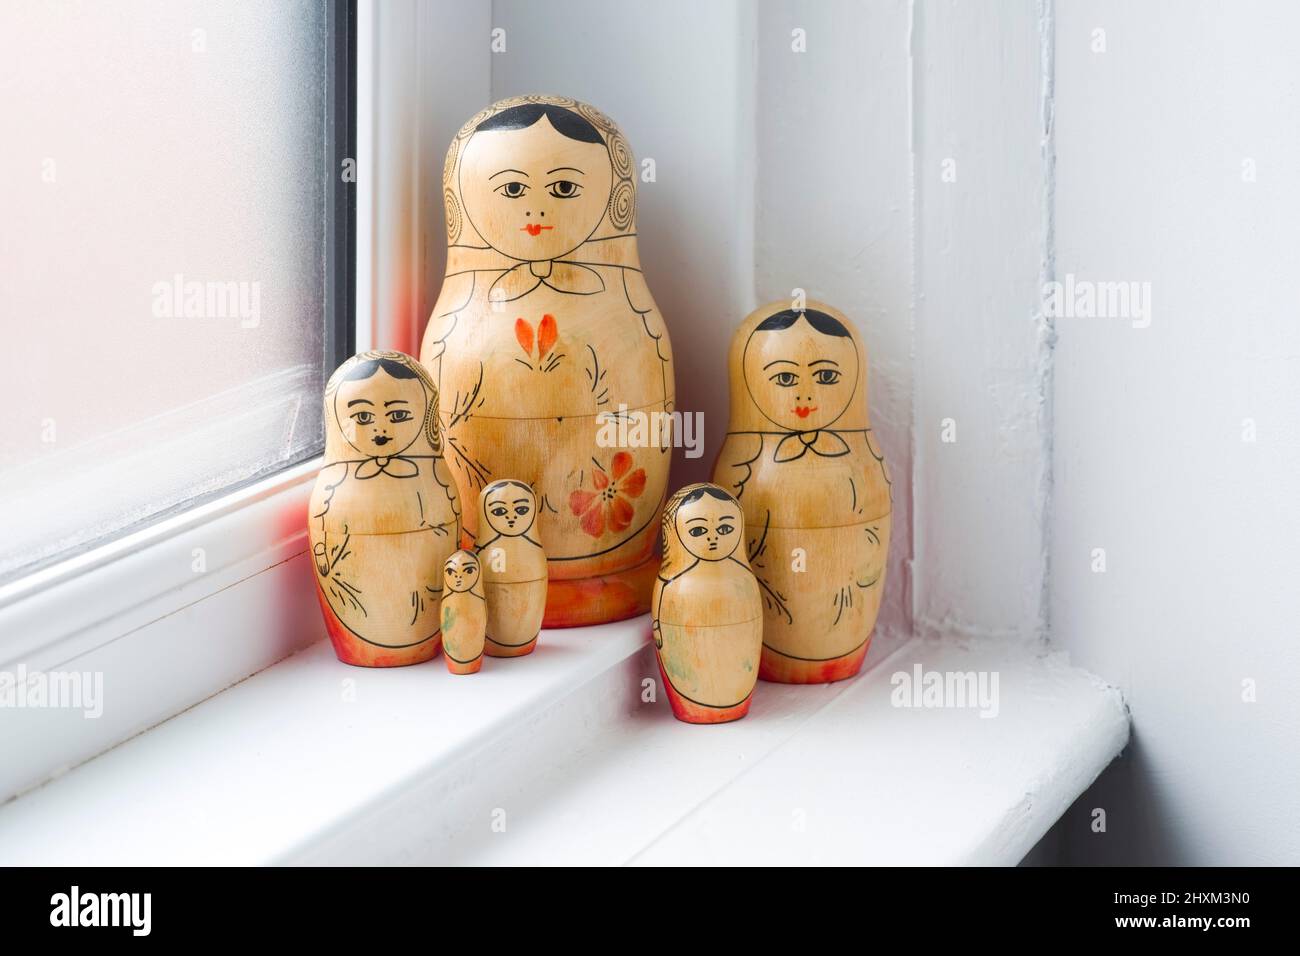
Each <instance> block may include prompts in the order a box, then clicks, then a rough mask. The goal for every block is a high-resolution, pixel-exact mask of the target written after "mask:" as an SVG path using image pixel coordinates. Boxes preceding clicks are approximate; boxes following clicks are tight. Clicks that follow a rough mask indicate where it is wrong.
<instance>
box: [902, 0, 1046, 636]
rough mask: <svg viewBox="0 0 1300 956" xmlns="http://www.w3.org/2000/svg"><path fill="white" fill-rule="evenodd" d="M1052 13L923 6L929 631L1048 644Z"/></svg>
mask: <svg viewBox="0 0 1300 956" xmlns="http://www.w3.org/2000/svg"><path fill="white" fill-rule="evenodd" d="M1042 17H1043V8H1042V4H1040V3H1039V2H1038V0H1014V2H1001V3H997V4H963V3H954V2H947V0H945V2H937V0H936V2H926V3H920V4H918V5H917V6H916V8H915V11H914V18H915V26H914V33H913V37H912V50H913V55H914V58H915V61H914V70H915V81H914V98H913V103H912V115H913V117H914V123H915V162H916V174H915V175H916V197H917V200H916V289H917V299H916V336H915V355H916V365H915V370H914V373H913V374H914V376H915V381H916V398H915V437H914V439H913V440H914V442H915V448H916V471H915V495H916V515H917V521H916V533H915V552H916V554H915V568H914V574H913V582H914V583H913V587H914V589H915V595H914V599H913V600H914V608H915V614H916V627H917V630H918V631H920V632H921V633H937V634H945V635H954V634H955V635H970V636H999V637H1014V638H1023V639H1034V638H1043V637H1045V634H1046V612H1045V606H1046V595H1045V591H1044V588H1045V581H1046V567H1047V562H1046V554H1047V540H1046V535H1045V528H1046V511H1045V509H1046V504H1047V493H1048V487H1049V471H1048V455H1047V451H1046V450H1047V448H1048V444H1049V440H1050V439H1049V433H1048V430H1049V428H1050V419H1049V415H1048V407H1047V392H1046V382H1047V380H1048V379H1047V372H1048V368H1049V363H1050V349H1049V345H1048V332H1047V327H1046V325H1045V324H1044V322H1043V320H1042V315H1041V302H1040V299H1041V296H1040V292H1039V290H1040V288H1041V283H1042V276H1043V270H1044V268H1045V259H1046V248H1047V246H1046V238H1047V237H1046V229H1047V223H1048V216H1047V210H1048V195H1047V181H1048V180H1047V177H1048V172H1049V165H1050V153H1049V151H1048V145H1049V144H1048V141H1047V138H1046V125H1045V124H1046V115H1045V110H1044V105H1043V104H1044V97H1045V86H1044V81H1043V77H1044V61H1045V48H1047V47H1049V46H1050V42H1049V41H1050V33H1049V32H1048V28H1047V25H1046V21H1045V20H1044V19H1043V18H1042ZM953 429H955V431H953ZM945 430H947V434H946V435H945ZM945 437H949V438H952V437H955V440H954V441H945V440H944V439H945Z"/></svg>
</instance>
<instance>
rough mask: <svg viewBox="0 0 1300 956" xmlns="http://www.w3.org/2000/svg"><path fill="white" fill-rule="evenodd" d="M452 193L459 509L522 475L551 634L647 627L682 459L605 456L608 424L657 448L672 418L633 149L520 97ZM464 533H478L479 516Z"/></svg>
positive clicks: (439, 308)
mask: <svg viewBox="0 0 1300 956" xmlns="http://www.w3.org/2000/svg"><path fill="white" fill-rule="evenodd" d="M443 181H444V186H445V189H444V199H445V204H446V213H447V272H446V277H445V279H444V281H443V285H442V291H441V293H440V294H439V296H438V301H437V304H436V305H435V306H434V309H433V314H432V316H431V317H430V320H429V326H428V329H427V330H426V332H425V335H424V342H423V346H422V348H421V350H420V359H421V361H422V362H424V364H425V365H426V366H427V367H428V369H429V371H430V373H431V375H432V376H433V378H434V381H435V383H436V384H437V386H438V388H439V391H440V394H441V395H442V397H443V403H442V412H441V414H442V420H443V425H444V434H445V435H446V438H447V445H448V459H449V462H450V464H451V466H452V470H453V473H454V474H455V477H456V482H457V485H458V486H459V488H460V492H461V497H462V498H464V499H465V500H472V499H473V497H474V496H476V495H477V494H478V493H479V491H480V490H481V489H482V488H483V487H484V486H486V485H488V484H490V483H491V482H493V481H495V480H497V479H499V478H504V477H507V476H513V477H515V478H518V479H519V480H521V481H525V482H527V483H528V484H530V485H531V486H532V487H533V488H534V489H535V490H536V492H537V497H538V503H539V514H538V518H537V529H536V533H535V535H534V536H535V537H536V538H537V539H538V540H539V541H540V542H541V543H542V545H543V546H544V547H545V549H546V555H547V557H548V559H549V576H550V580H551V587H550V590H549V592H548V597H547V608H546V618H545V623H546V626H548V627H566V626H572V625H578V624H596V623H600V622H603V621H613V620H619V619H621V618H625V617H631V616H633V615H635V614H640V613H643V612H644V611H645V610H647V608H648V606H649V597H650V589H651V586H652V584H653V580H654V575H655V569H656V562H655V559H654V557H653V555H652V551H653V546H654V539H655V532H656V527H657V518H658V516H659V514H660V510H661V508H662V505H663V498H664V495H665V493H666V491H667V484H668V464H669V459H670V457H671V455H670V452H669V448H668V447H667V445H668V442H667V441H663V440H661V439H659V438H658V437H656V438H654V439H653V443H651V444H650V446H649V447H627V448H614V447H605V446H604V445H603V444H602V441H601V436H602V428H601V425H602V422H604V421H606V420H607V419H606V417H605V416H601V417H600V418H598V417H597V416H599V415H601V413H609V414H612V415H622V416H631V417H633V418H636V419H640V420H641V421H642V422H643V424H647V427H644V428H641V429H637V428H633V427H632V426H629V427H628V428H627V429H625V431H626V433H628V434H642V435H656V436H657V435H658V434H659V433H658V431H657V430H656V429H655V428H654V427H653V426H654V423H655V422H659V421H662V420H663V419H661V418H659V417H658V416H656V418H655V419H653V420H651V419H650V418H649V416H650V415H652V414H653V413H656V412H657V413H661V414H662V413H664V412H669V411H671V410H672V406H673V365H672V350H671V348H670V346H669V341H668V332H667V329H666V327H665V326H664V322H663V317H662V316H661V315H660V314H659V310H658V308H657V307H656V306H655V302H654V299H653V298H652V297H651V295H650V289H649V287H648V286H647V285H646V281H645V277H644V276H643V275H642V273H641V265H640V260H639V258H638V255H637V245H636V242H637V240H636V172H635V166H634V164H633V159H632V153H631V150H630V149H629V148H628V144H627V141H626V140H625V139H624V138H623V134H622V133H621V132H620V131H619V129H618V127H617V126H615V125H614V123H613V122H612V121H611V120H610V119H609V118H608V117H606V116H605V115H603V114H602V113H601V112H599V111H598V110H596V109H593V108H592V107H590V106H588V105H587V104H585V103H578V102H576V101H574V100H571V99H568V98H566V97H559V96H524V97H515V98H513V99H507V100H502V101H501V102H499V103H494V104H493V105H492V106H490V107H488V108H487V109H485V110H483V111H482V112H481V113H479V114H478V115H477V116H475V117H474V118H473V119H471V120H470V121H469V122H468V123H467V124H466V125H465V126H464V127H463V128H462V129H461V130H460V132H459V133H458V134H457V135H456V138H455V140H454V141H453V142H452V144H451V148H450V149H449V150H448V151H447V161H446V165H445V167H444V178H443ZM642 416H644V418H642ZM466 530H467V531H468V532H469V534H470V535H475V534H478V533H480V531H481V529H480V528H479V527H478V523H477V518H476V517H474V516H470V515H466ZM490 597H491V596H490V595H489V600H490Z"/></svg>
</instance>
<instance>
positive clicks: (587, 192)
mask: <svg viewBox="0 0 1300 956" xmlns="http://www.w3.org/2000/svg"><path fill="white" fill-rule="evenodd" d="M612 187H613V171H612V170H611V168H610V162H609V152H608V151H607V150H606V148H605V146H604V145H603V144H601V143H584V142H580V141H579V140H575V139H569V138H568V137H567V136H564V135H562V134H560V133H558V132H556V130H555V127H553V126H552V125H551V121H550V119H548V118H547V117H545V116H543V117H542V118H541V119H539V120H538V121H537V122H536V123H534V124H533V125H532V126H529V127H528V128H527V129H512V130H505V129H503V130H491V131H485V132H481V133H475V134H474V135H473V136H471V137H470V140H469V142H468V143H467V144H466V145H465V152H464V155H463V156H462V157H461V166H460V191H461V198H462V200H463V202H464V205H465V214H466V216H467V217H468V218H469V221H470V222H471V223H473V225H474V228H475V229H477V230H478V232H479V235H481V236H482V237H483V238H484V240H485V241H486V242H487V243H488V244H489V245H490V246H492V248H494V249H496V250H497V251H499V252H503V253H505V254H506V255H508V256H510V257H511V258H514V259H522V260H525V261H529V262H538V261H541V260H545V259H557V258H559V257H560V256H563V255H565V254H566V253H569V252H572V251H573V250H574V249H576V248H578V246H580V245H582V244H583V243H584V242H586V241H587V240H588V239H589V238H591V235H592V233H594V232H595V231H596V227H597V226H599V225H600V221H601V219H603V218H604V216H605V208H606V206H607V205H608V203H609V194H610V189H611V188H612Z"/></svg>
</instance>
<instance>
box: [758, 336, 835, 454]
mask: <svg viewBox="0 0 1300 956" xmlns="http://www.w3.org/2000/svg"><path fill="white" fill-rule="evenodd" d="M744 371H745V384H746V386H747V387H748V388H749V394H750V397H751V398H753V400H754V403H755V404H756V405H757V406H758V409H759V411H761V412H762V413H763V415H764V417H766V418H767V419H768V420H769V421H771V422H773V423H775V424H777V425H779V426H780V427H782V428H785V429H789V430H791V431H801V432H806V431H816V430H818V429H820V428H828V427H830V426H831V425H833V424H834V423H835V421H836V420H837V419H838V418H839V417H840V416H841V415H843V414H844V411H845V409H847V408H848V407H849V402H850V401H852V400H853V390H854V388H855V387H856V386H857V382H858V352H857V349H856V348H855V347H854V344H853V339H851V338H849V337H848V336H840V335H825V334H823V333H821V332H818V331H817V330H816V329H814V328H813V327H812V326H811V325H809V324H808V322H807V321H805V320H803V319H800V320H799V321H797V322H795V323H794V324H793V325H791V326H790V327H789V328H787V329H775V330H771V331H766V332H755V333H754V334H753V335H752V336H750V339H749V342H748V343H746V345H745V359H744Z"/></svg>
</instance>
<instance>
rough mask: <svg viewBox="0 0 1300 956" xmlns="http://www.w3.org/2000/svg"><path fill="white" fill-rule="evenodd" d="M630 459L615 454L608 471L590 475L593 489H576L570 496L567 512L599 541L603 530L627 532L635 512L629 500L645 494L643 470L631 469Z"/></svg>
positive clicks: (628, 456) (627, 456)
mask: <svg viewBox="0 0 1300 956" xmlns="http://www.w3.org/2000/svg"><path fill="white" fill-rule="evenodd" d="M632 464H633V461H632V456H631V455H630V454H628V453H627V452H625V451H620V452H618V453H617V454H616V455H614V459H613V461H611V462H610V469H609V471H606V470H605V469H604V468H601V467H596V468H595V469H594V470H593V471H592V473H591V483H592V486H593V488H594V490H588V489H586V488H579V489H578V490H577V491H574V492H573V493H572V494H570V495H569V509H570V510H571V511H572V512H573V513H574V514H575V515H580V516H581V517H582V521H581V524H582V530H583V531H585V532H587V534H589V535H591V536H592V537H593V538H599V537H600V536H601V535H602V534H604V533H605V531H606V530H610V531H615V532H619V531H626V530H627V529H628V528H629V527H630V526H631V524H632V516H633V514H634V513H635V509H634V508H633V506H632V502H631V499H633V498H639V497H641V493H642V492H643V491H645V469H644V468H637V469H635V470H633V469H632Z"/></svg>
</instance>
